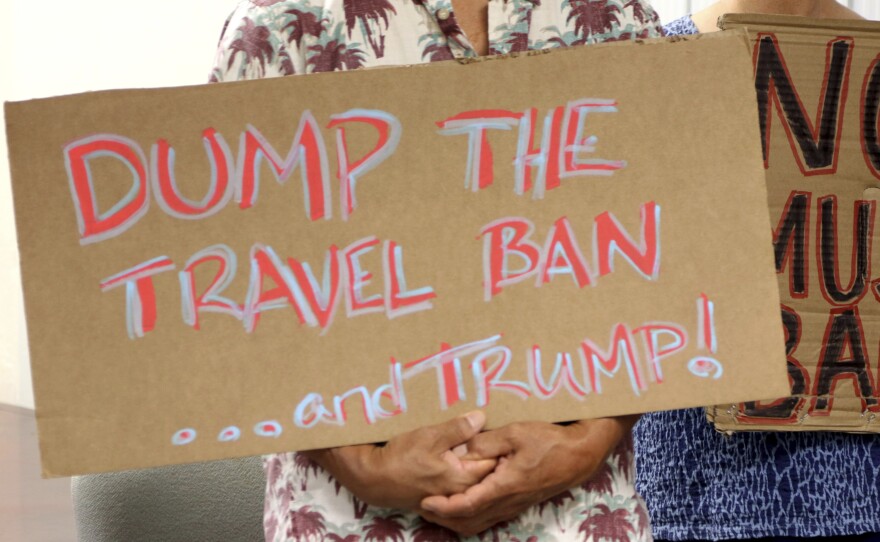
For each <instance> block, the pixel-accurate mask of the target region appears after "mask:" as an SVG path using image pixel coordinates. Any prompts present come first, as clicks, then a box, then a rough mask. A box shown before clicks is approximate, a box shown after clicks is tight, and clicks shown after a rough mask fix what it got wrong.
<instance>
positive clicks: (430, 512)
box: [422, 416, 639, 535]
mask: <svg viewBox="0 0 880 542" xmlns="http://www.w3.org/2000/svg"><path fill="white" fill-rule="evenodd" d="M638 418H639V417H638V416H625V417H620V418H601V419H597V420H582V421H579V422H575V423H573V424H570V425H564V426H563V425H556V424H551V423H543V422H521V423H514V424H510V425H508V426H505V427H502V428H500V429H497V430H495V431H488V432H486V433H482V434H480V435H477V436H476V437H475V438H474V439H473V440H471V442H469V443H468V450H469V453H468V454H467V455H466V456H465V458H471V459H476V458H487V457H497V458H498V466H497V467H496V468H495V470H494V471H493V472H492V474H490V475H489V476H487V477H486V478H485V479H483V480H482V481H481V482H480V483H478V484H476V485H474V486H472V487H470V488H468V489H466V490H465V491H464V492H461V493H458V494H455V495H452V496H443V495H434V496H431V497H428V498H426V499H424V500H423V501H422V509H423V510H424V511H425V512H424V513H423V514H422V515H423V517H424V518H425V519H427V520H428V521H432V522H434V523H438V524H440V525H443V526H444V527H447V528H449V529H452V530H454V531H456V532H459V533H461V534H464V535H472V534H476V533H479V532H482V531H484V530H486V529H488V528H490V527H492V526H493V525H495V524H496V523H499V522H502V521H507V520H510V519H512V518H514V517H516V516H517V515H519V514H520V513H522V512H523V511H525V510H526V509H527V508H529V507H531V506H533V505H535V504H538V503H540V502H542V501H545V500H547V499H549V498H551V497H553V496H555V495H558V494H559V493H562V492H563V491H565V490H567V489H569V488H571V487H574V486H577V485H580V484H582V483H584V482H586V481H587V480H589V479H590V478H591V477H592V476H593V475H594V474H595V473H596V472H597V471H598V470H599V468H601V467H602V464H603V463H604V461H605V459H606V458H607V457H608V455H609V454H610V453H611V452H612V451H613V450H614V448H615V447H616V446H617V444H618V443H619V442H620V440H621V438H623V436H625V435H626V434H628V433H629V432H630V430H631V429H632V426H633V425H635V422H636V421H637V420H638Z"/></svg>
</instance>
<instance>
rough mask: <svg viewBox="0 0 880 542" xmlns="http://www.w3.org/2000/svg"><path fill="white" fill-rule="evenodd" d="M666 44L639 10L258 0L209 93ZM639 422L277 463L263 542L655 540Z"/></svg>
mask: <svg viewBox="0 0 880 542" xmlns="http://www.w3.org/2000/svg"><path fill="white" fill-rule="evenodd" d="M660 35H661V29H660V26H659V22H658V17H657V15H656V13H655V12H654V10H653V9H652V8H651V6H650V4H649V3H648V2H647V1H643V0H626V1H610V0H609V1H605V0H565V1H563V0H554V1H547V0H545V1H542V2H538V1H526V0H481V1H480V0H452V1H451V2H450V0H412V1H401V2H391V1H389V0H358V1H348V0H345V1H343V0H326V1H320V2H319V1H317V0H250V1H243V2H241V4H240V5H239V6H238V8H237V9H236V10H235V11H234V12H233V14H232V15H231V16H230V18H229V20H228V21H227V25H226V27H225V28H224V32H223V35H222V37H221V40H220V44H219V50H218V55H217V59H216V63H215V67H214V69H213V72H212V74H211V81H214V82H221V81H233V80H241V79H254V78H264V77H275V76H286V75H295V74H310V73H317V72H327V71H334V70H350V69H357V68H366V67H373V66H388V65H401V64H418V63H424V62H431V61H438V60H450V59H466V58H475V57H478V56H480V55H486V54H504V53H511V52H519V51H526V50H530V49H542V48H551V47H558V46H568V45H581V44H590V43H597V42H601V41H609V40H621V39H636V38H648V37H658V36H660ZM473 90H478V89H462V91H463V92H470V91H473ZM421 99H431V96H425V97H422V98H421ZM634 422H635V417H624V418H615V419H611V418H609V419H598V420H588V421H579V422H575V423H571V424H568V425H557V424H549V423H538V422H521V423H515V424H512V425H509V426H506V427H502V428H499V429H495V430H492V431H486V432H482V433H481V432H480V431H481V429H482V428H483V425H484V424H485V416H484V415H483V414H482V413H480V412H472V413H470V414H467V415H465V416H463V417H459V418H456V419H453V420H450V421H448V422H447V423H443V424H439V425H436V426H432V427H426V428H423V429H419V430H416V431H413V432H410V433H407V434H404V435H400V436H398V437H395V438H393V439H392V440H391V441H389V442H388V443H386V444H385V445H382V446H374V445H365V446H350V447H343V448H336V449H328V450H317V451H311V452H307V453H298V454H281V455H276V456H271V457H268V458H267V459H266V468H267V475H268V476H267V477H268V483H267V492H266V505H265V510H266V512H265V517H264V523H265V530H266V538H267V540H300V539H327V540H329V539H331V538H332V539H336V540H362V539H363V540H404V539H407V540H409V539H411V540H458V539H459V538H460V537H471V536H474V535H477V534H478V533H488V534H484V535H483V536H484V537H485V536H490V537H492V538H493V539H496V540H497V539H500V540H536V539H540V540H575V539H577V540H580V539H583V538H584V537H592V538H593V539H595V540H598V539H602V538H612V539H615V540H650V539H651V534H650V528H649V525H648V521H647V513H646V510H645V508H644V504H643V502H642V501H641V499H640V498H639V497H638V495H637V494H636V493H635V490H634V484H633V482H634V480H633V470H632V467H633V462H632V451H631V446H630V445H631V440H630V429H631V427H632V425H633V423H634ZM474 539H476V538H474Z"/></svg>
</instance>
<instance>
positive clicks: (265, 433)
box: [254, 420, 281, 438]
mask: <svg viewBox="0 0 880 542" xmlns="http://www.w3.org/2000/svg"><path fill="white" fill-rule="evenodd" d="M254 433H256V434H257V435H258V436H261V437H276V438H277V437H280V436H281V424H280V423H278V422H276V421H275V420H269V421H265V422H260V423H258V424H257V425H255V426H254Z"/></svg>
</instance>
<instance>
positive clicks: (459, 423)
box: [426, 410, 486, 453]
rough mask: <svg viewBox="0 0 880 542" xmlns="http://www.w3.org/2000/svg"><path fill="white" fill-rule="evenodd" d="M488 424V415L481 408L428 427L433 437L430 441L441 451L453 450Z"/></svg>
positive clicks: (432, 446)
mask: <svg viewBox="0 0 880 542" xmlns="http://www.w3.org/2000/svg"><path fill="white" fill-rule="evenodd" d="M484 425H486V415H485V414H483V413H482V412H480V411H479V410H474V411H473V412H468V413H467V414H465V415H464V416H459V417H457V418H453V419H451V420H449V421H446V422H443V423H440V424H437V425H434V426H431V427H429V428H426V431H428V432H429V434H430V436H432V437H433V438H432V439H431V442H429V443H428V446H430V447H431V448H432V449H434V450H435V451H437V452H439V453H443V452H446V451H449V450H452V449H453V448H455V447H456V446H459V445H461V444H464V443H466V442H467V441H469V440H470V439H472V438H473V437H474V436H475V435H476V434H477V433H479V432H480V430H481V429H483V426H484Z"/></svg>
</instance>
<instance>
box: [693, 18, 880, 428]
mask: <svg viewBox="0 0 880 542" xmlns="http://www.w3.org/2000/svg"><path fill="white" fill-rule="evenodd" d="M720 24H721V26H722V28H724V29H742V28H745V29H747V31H748V33H749V35H750V37H751V40H752V49H753V61H754V64H755V88H756V89H757V91H758V95H759V117H760V116H763V117H764V118H765V119H767V122H766V124H765V126H767V131H766V133H767V134H769V136H768V137H766V141H767V152H766V168H767V187H768V193H769V198H770V199H769V204H770V216H771V223H772V225H773V229H774V251H775V256H776V264H777V272H778V280H779V289H780V297H781V299H782V307H783V310H782V313H783V319H784V322H785V328H786V341H787V343H786V346H787V349H786V350H787V354H788V367H789V374H790V377H789V381H790V384H791V392H792V395H791V396H790V397H787V398H780V399H777V400H770V401H762V402H757V403H755V402H752V403H736V404H725V405H719V406H716V407H712V408H710V409H709V411H708V414H709V418H710V419H711V420H713V421H714V422H715V425H716V428H718V429H719V430H722V431H745V430H783V431H802V430H828V431H851V432H880V420H878V419H877V413H878V412H880V405H878V400H880V389H878V386H880V380H878V378H880V367H878V363H880V351H878V344H880V305H878V302H880V280H878V279H877V270H878V269H880V267H878V263H880V258H878V256H877V254H874V253H873V251H874V250H876V249H877V247H878V243H877V232H878V229H877V228H878V225H877V219H876V207H877V200H878V199H880V197H878V194H880V189H878V188H877V187H878V182H880V146H878V138H877V127H878V120H880V119H878V104H880V92H878V91H880V70H878V68H877V66H878V58H880V23H876V22H869V21H827V20H825V21H822V20H811V19H803V18H799V17H783V16H757V15H725V16H724V17H722V19H721V22H720ZM788 81H790V83H788ZM762 95H763V96H764V99H763V100H762V99H761V96H762ZM799 127H800V129H799ZM805 149H806V150H805Z"/></svg>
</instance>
